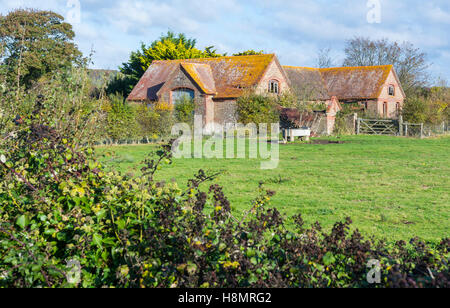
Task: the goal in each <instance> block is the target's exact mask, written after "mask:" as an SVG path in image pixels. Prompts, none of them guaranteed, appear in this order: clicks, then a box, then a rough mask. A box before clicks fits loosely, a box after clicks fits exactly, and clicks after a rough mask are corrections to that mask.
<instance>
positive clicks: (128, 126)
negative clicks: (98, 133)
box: [103, 94, 139, 142]
mask: <svg viewBox="0 0 450 308" xmlns="http://www.w3.org/2000/svg"><path fill="white" fill-rule="evenodd" d="M103 108H104V110H105V111H106V113H107V117H106V127H105V135H106V136H107V137H108V138H110V139H112V140H113V141H114V142H117V141H120V140H124V139H133V138H136V136H137V134H138V130H139V127H138V123H137V122H136V113H135V109H134V108H133V107H131V106H130V105H129V104H128V103H127V102H126V101H125V100H124V98H123V96H122V95H120V94H112V95H109V97H108V100H107V101H106V103H105V106H104V107H103Z"/></svg>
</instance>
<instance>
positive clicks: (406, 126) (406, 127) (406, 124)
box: [405, 122, 408, 137]
mask: <svg viewBox="0 0 450 308" xmlns="http://www.w3.org/2000/svg"><path fill="white" fill-rule="evenodd" d="M405 137H408V122H407V123H405Z"/></svg>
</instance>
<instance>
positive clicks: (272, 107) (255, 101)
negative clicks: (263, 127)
mask: <svg viewBox="0 0 450 308" xmlns="http://www.w3.org/2000/svg"><path fill="white" fill-rule="evenodd" d="M236 105H237V115H238V118H239V122H240V123H243V124H249V123H255V124H256V125H258V124H260V123H267V124H271V123H278V122H279V121H280V116H279V113H278V111H277V106H278V104H277V100H276V98H275V97H272V96H266V95H260V94H246V95H243V96H241V97H240V98H238V100H237V102H236Z"/></svg>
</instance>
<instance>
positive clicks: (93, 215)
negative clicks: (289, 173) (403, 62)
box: [0, 118, 450, 287]
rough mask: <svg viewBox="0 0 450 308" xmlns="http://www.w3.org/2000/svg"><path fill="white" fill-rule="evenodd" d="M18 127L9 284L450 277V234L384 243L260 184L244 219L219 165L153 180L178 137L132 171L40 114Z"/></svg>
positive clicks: (402, 283) (9, 164)
mask: <svg viewBox="0 0 450 308" xmlns="http://www.w3.org/2000/svg"><path fill="white" fill-rule="evenodd" d="M19 127H20V131H19V132H18V133H17V134H16V135H15V136H13V137H12V138H10V139H8V140H7V142H6V143H4V146H2V147H1V148H0V287H76V286H78V287H450V273H449V265H448V259H449V256H450V255H449V248H450V240H449V239H447V240H443V241H442V243H440V244H439V245H430V244H427V243H423V242H421V241H420V240H418V239H414V240H411V242H410V243H408V244H407V243H404V242H398V243H392V244H388V243H385V242H375V241H374V240H372V239H365V238H364V237H363V236H362V235H361V234H360V233H359V232H358V231H357V230H355V231H353V232H350V224H351V220H350V219H347V220H346V221H345V222H342V223H336V225H335V226H334V227H333V229H332V230H331V231H330V232H326V231H324V230H322V229H321V227H320V225H319V224H315V225H313V226H312V227H310V228H307V227H306V226H305V225H304V223H303V220H302V218H301V216H296V217H292V218H290V219H288V220H286V219H285V218H284V217H282V216H281V215H280V213H279V212H278V211H277V210H276V209H270V208H268V205H269V202H270V198H271V197H272V196H273V194H274V192H271V191H266V190H264V189H263V188H262V187H261V191H260V195H259V196H257V197H256V198H255V200H254V201H253V202H252V204H251V205H250V210H249V211H248V212H247V213H245V214H244V215H243V218H242V219H239V220H238V219H236V218H235V217H234V216H233V214H232V211H231V204H230V203H229V201H228V200H227V198H226V197H225V195H224V193H223V190H222V187H220V186H218V185H211V186H210V187H209V189H207V190H206V191H204V190H203V189H202V187H204V185H201V184H202V183H205V182H207V181H210V180H212V179H214V177H215V176H216V175H214V174H206V173H205V172H203V171H199V172H198V174H197V175H196V176H195V177H193V179H191V180H189V182H188V188H187V189H181V188H180V187H179V186H178V185H177V184H176V183H173V182H171V183H161V182H156V181H155V180H154V175H155V173H156V172H157V171H158V170H159V169H161V167H162V166H164V165H165V164H170V163H171V162H172V161H171V152H170V151H171V144H168V145H165V146H164V147H163V148H162V149H161V150H160V151H158V152H156V153H154V154H153V155H150V156H149V158H148V159H147V160H146V161H145V162H144V165H145V167H144V168H143V169H142V175H141V176H138V177H129V176H124V175H121V174H119V173H117V172H106V171H105V170H104V169H103V167H102V166H101V165H100V164H99V163H98V162H96V161H95V160H94V159H93V151H92V149H90V148H85V149H79V148H77V147H76V146H75V145H74V144H73V143H72V140H71V139H67V138H63V137H62V136H61V135H60V134H58V132H57V131H56V130H55V129H53V128H52V127H49V126H46V125H41V124H38V123H36V119H35V118H31V119H26V121H25V122H24V123H23V124H20V125H19ZM372 259H377V260H379V261H380V271H381V274H382V276H381V277H382V280H381V281H380V284H377V285H370V284H368V282H367V279H366V278H367V273H368V269H367V264H368V262H369V260H372ZM74 263H75V264H76V263H79V265H80V268H79V271H75V272H74V271H73V268H72V264H74ZM77 273H79V277H78V278H79V279H75V280H72V279H70V280H69V279H68V275H67V274H70V275H69V278H70V277H73V278H77Z"/></svg>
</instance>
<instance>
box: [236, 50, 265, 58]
mask: <svg viewBox="0 0 450 308" xmlns="http://www.w3.org/2000/svg"><path fill="white" fill-rule="evenodd" d="M263 54H264V51H263V50H261V51H254V50H253V49H250V50H247V51H242V52H238V53H235V54H233V56H235V57H239V56H257V55H263Z"/></svg>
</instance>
